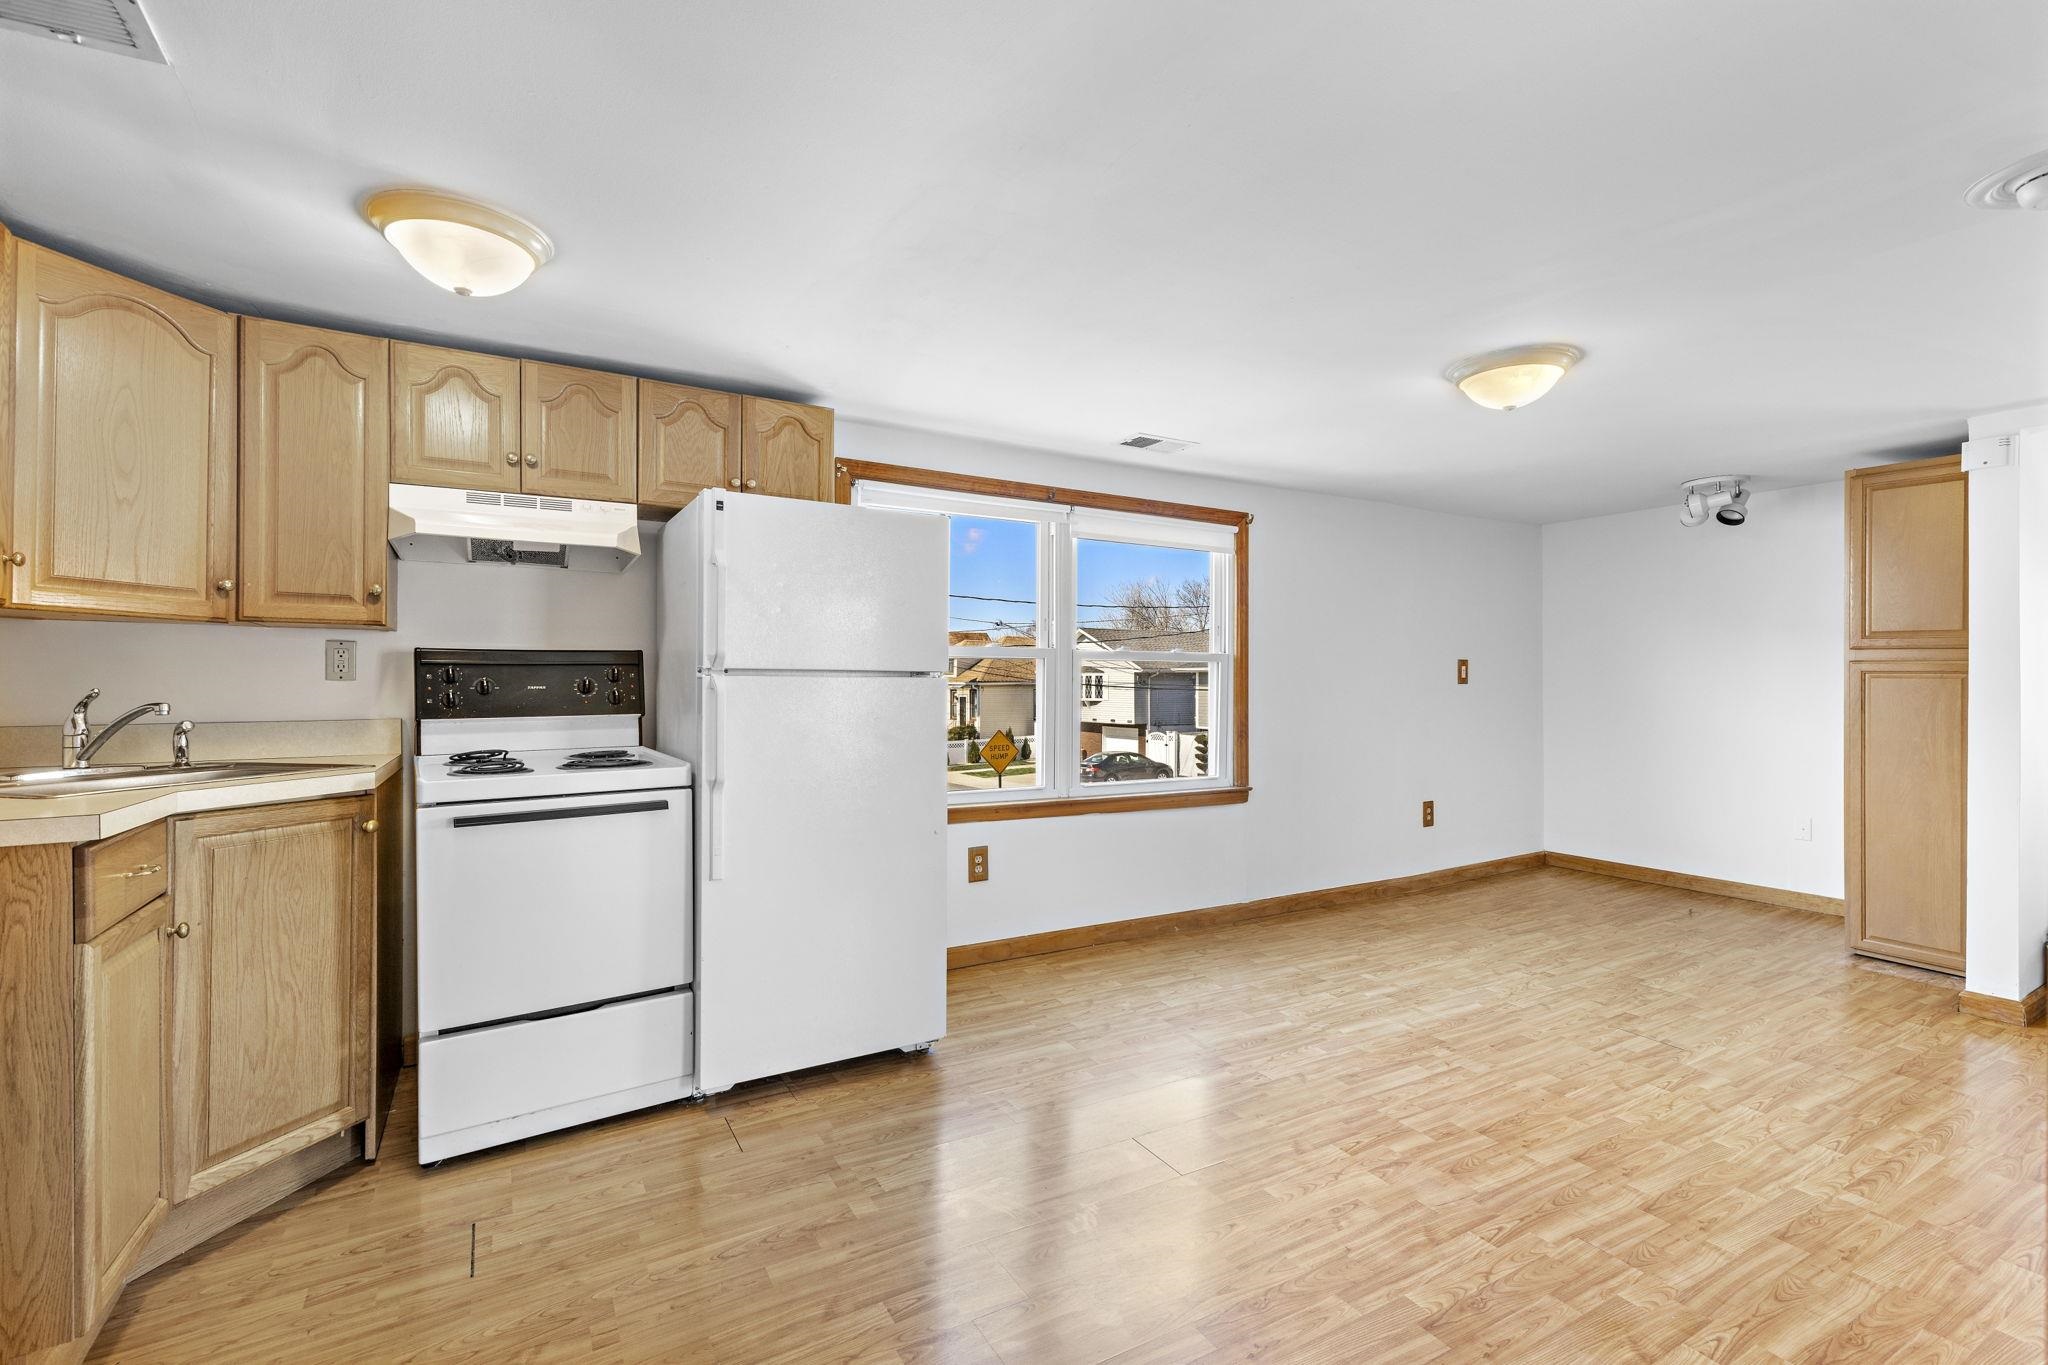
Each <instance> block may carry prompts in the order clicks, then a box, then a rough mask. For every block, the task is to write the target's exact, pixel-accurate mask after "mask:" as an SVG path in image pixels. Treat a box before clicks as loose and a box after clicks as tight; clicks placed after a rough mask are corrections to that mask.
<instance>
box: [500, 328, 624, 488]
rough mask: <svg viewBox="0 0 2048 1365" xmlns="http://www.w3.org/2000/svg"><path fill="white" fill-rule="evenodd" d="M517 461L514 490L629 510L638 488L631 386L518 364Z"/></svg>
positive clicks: (615, 377)
mask: <svg viewBox="0 0 2048 1365" xmlns="http://www.w3.org/2000/svg"><path fill="white" fill-rule="evenodd" d="M519 391H520V405H521V408H522V410H523V411H524V414H525V416H524V419H523V420H522V422H521V424H520V429H521V434H522V436H523V437H524V440H525V458H524V461H523V464H522V468H523V472H522V474H521V479H520V488H521V490H522V491H524V492H527V493H537V494H540V495H543V496H547V497H557V498H594V499H596V500H598V501H601V502H631V501H633V496H634V491H635V489H636V487H637V486H638V484H639V468H638V465H639V461H638V458H637V450H638V446H639V440H640V421H639V415H640V406H639V386H638V384H637V383H636V381H634V380H633V379H632V378H631V377H629V376H627V375H622V374H606V373H604V372H603V371H601V370H579V369H576V368H574V367H572V366H568V365H548V364H544V363H542V362H540V361H537V360H526V361H521V362H520V367H519Z"/></svg>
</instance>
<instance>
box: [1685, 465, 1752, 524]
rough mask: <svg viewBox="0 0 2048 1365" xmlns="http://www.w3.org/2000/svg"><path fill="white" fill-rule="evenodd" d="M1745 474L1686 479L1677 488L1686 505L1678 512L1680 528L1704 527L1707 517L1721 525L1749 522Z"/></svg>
mask: <svg viewBox="0 0 2048 1365" xmlns="http://www.w3.org/2000/svg"><path fill="white" fill-rule="evenodd" d="M1748 478H1749V475H1747V474H1716V475H1714V476H1713V477H1711V478H1705V479H1687V480H1686V481H1685V482H1684V483H1682V484H1680V485H1679V488H1680V489H1682V490H1683V491H1684V493H1685V505H1684V506H1683V507H1681V508H1680V509H1679V513H1678V520H1679V524H1680V525H1684V526H1700V525H1704V524H1705V522H1706V520H1707V518H1708V517H1709V516H1711V517H1713V519H1714V520H1715V521H1717V522H1719V523H1720V524H1721V525H1723V526H1741V525H1744V524H1745V523H1747V522H1748V521H1749V489H1748V488H1747V487H1745V486H1744V484H1745V481H1746V480H1747V479H1748Z"/></svg>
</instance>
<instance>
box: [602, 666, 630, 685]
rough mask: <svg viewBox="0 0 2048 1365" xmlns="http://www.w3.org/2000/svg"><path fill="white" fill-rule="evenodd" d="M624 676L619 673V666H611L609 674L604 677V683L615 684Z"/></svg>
mask: <svg viewBox="0 0 2048 1365" xmlns="http://www.w3.org/2000/svg"><path fill="white" fill-rule="evenodd" d="M624 676H625V674H623V673H621V672H620V671H619V666H618V665H617V664H613V665H612V669H611V672H609V673H607V674H605V675H604V677H605V681H606V682H617V681H618V680H619V679H620V678H622V677H624Z"/></svg>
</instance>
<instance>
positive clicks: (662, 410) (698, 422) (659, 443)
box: [639, 379, 741, 507]
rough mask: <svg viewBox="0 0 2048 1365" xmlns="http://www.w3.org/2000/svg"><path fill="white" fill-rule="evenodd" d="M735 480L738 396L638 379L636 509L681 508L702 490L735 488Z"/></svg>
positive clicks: (737, 480) (737, 482)
mask: <svg viewBox="0 0 2048 1365" xmlns="http://www.w3.org/2000/svg"><path fill="white" fill-rule="evenodd" d="M740 478H741V476H740V398H739V395H737V394H731V393H719V392H718V391H717V390H715V389H699V388H692V387H691V386H690V385H688V384H664V383H662V382H661V381H660V380H656V379H643V380H641V381H640V493H639V501H640V503H641V505H642V506H646V507H683V506H686V505H688V503H689V501H690V499H691V498H694V497H696V496H697V494H699V493H701V492H703V491H704V490H705V489H707V488H729V489H733V490H737V489H738V488H739V486H740Z"/></svg>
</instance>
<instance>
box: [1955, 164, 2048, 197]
mask: <svg viewBox="0 0 2048 1365" xmlns="http://www.w3.org/2000/svg"><path fill="white" fill-rule="evenodd" d="M1963 202H1964V203H1966V204H1975V205H1976V206H1977V207H1978V208H1980V209H2048V151H2042V152H2035V153H2034V154H2033V155H2032V156H2023V157H2021V158H2020V159H2019V160H2018V161H2015V162H2013V163H2012V165H2010V166H2007V167H2006V168H2005V169H2004V170H2002V171H1993V172H1992V173H1991V174H1990V175H1987V176H1985V177H1984V178H1983V179H1982V180H1979V181H1978V182H1977V183H1976V184H1974V185H1972V186H1970V188H1969V189H1967V190H1964V191H1963Z"/></svg>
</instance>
